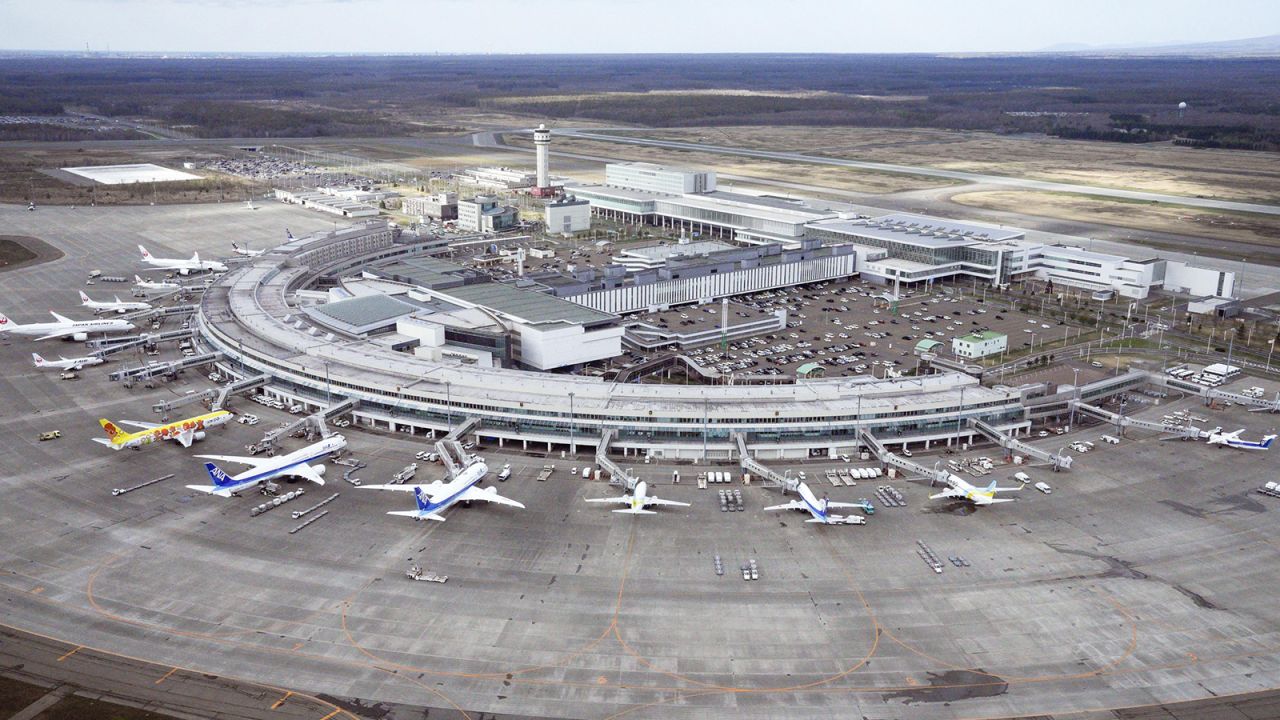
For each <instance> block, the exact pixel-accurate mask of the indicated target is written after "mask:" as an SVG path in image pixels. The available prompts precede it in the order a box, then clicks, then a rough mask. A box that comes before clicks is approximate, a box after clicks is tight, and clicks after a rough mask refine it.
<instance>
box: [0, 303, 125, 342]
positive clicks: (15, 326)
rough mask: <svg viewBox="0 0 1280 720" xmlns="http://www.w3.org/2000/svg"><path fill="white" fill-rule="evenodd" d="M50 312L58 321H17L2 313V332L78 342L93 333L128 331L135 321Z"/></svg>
mask: <svg viewBox="0 0 1280 720" xmlns="http://www.w3.org/2000/svg"><path fill="white" fill-rule="evenodd" d="M49 314H50V315H52V316H53V319H54V320H56V321H57V322H47V323H27V324H25V325H23V324H20V323H16V322H14V321H12V320H10V319H9V318H8V317H6V316H4V315H3V314H0V332H8V333H13V334H14V335H37V336H38V337H37V338H36V340H52V339H54V338H67V337H69V338H71V339H72V340H75V341H76V342H84V341H85V340H88V339H89V335H90V334H93V333H109V332H128V331H130V330H133V329H134V325H133V323H131V322H129V321H128V320H124V319H122V318H112V319H110V320H72V319H71V318H69V317H64V316H62V315H59V314H58V313H56V312H54V311H52V310H50V311H49Z"/></svg>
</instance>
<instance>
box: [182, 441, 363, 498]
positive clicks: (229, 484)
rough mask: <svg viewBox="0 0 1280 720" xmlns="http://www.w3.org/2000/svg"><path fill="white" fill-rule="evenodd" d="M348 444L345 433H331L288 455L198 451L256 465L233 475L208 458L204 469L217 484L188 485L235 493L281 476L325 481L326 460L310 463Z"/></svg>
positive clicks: (213, 492)
mask: <svg viewBox="0 0 1280 720" xmlns="http://www.w3.org/2000/svg"><path fill="white" fill-rule="evenodd" d="M346 446H347V440H346V438H344V437H342V436H341V435H330V436H329V437H327V438H325V439H323V440H321V441H320V442H318V443H314V444H312V445H308V446H306V447H304V448H302V449H301V450H294V451H293V452H291V453H289V454H287V455H281V456H279V457H273V458H256V457H243V456H239V455H196V457H198V458H204V459H207V460H220V461H223V462H234V463H241V464H242V465H252V466H253V468H252V469H250V470H245V471H244V472H242V473H240V474H239V475H236V476H234V477H233V476H230V475H227V473H225V472H223V470H222V468H220V467H218V466H217V465H214V464H213V463H211V462H207V463H205V464H204V469H205V470H207V471H208V472H209V477H210V478H212V479H213V485H188V486H187V487H188V488H190V489H192V490H199V491H200V492H202V493H208V494H210V495H217V496H219V497H231V496H232V495H233V494H234V493H238V492H242V491H244V490H248V489H250V488H252V487H255V486H256V485H258V484H260V483H264V482H266V481H268V480H271V479H272V478H278V477H300V478H303V479H305V480H310V481H311V482H313V483H315V484H317V485H323V484H324V477H323V475H324V463H320V464H319V465H311V464H310V463H311V462H313V461H315V460H320V459H322V458H324V457H326V456H327V455H329V454H330V453H335V452H337V451H339V450H341V449H342V448H344V447H346Z"/></svg>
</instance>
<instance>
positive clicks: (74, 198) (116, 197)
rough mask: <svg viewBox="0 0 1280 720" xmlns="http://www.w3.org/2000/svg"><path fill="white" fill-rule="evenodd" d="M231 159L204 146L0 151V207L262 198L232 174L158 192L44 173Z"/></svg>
mask: <svg viewBox="0 0 1280 720" xmlns="http://www.w3.org/2000/svg"><path fill="white" fill-rule="evenodd" d="M220 157H225V155H224V154H222V153H219V152H217V151H216V149H213V148H208V147H202V146H175V145H164V146H160V145H156V146H151V147H148V146H142V145H130V146H123V147H111V146H100V145H99V146H88V147H77V146H74V145H72V144H69V143H21V144H12V145H7V146H6V147H5V148H4V151H3V152H0V202H7V203H25V202H27V201H29V200H33V199H34V200H35V202H36V204H37V205H42V204H48V205H88V204H89V203H91V202H97V203H98V204H99V205H141V204H146V203H150V202H152V201H155V202H160V203H199V202H218V201H219V200H220V199H225V200H228V201H235V200H245V199H247V198H248V197H250V193H252V192H257V193H261V192H263V191H264V190H265V189H266V186H265V185H264V184H263V183H256V184H250V183H249V181H247V180H244V179H242V178H237V177H233V176H230V175H222V174H211V173H208V172H206V171H203V170H199V171H195V172H196V174H200V175H205V176H206V178H205V179H204V180H191V181H187V182H170V183H157V184H156V186H155V188H154V192H153V189H152V186H151V183H138V184H134V185H93V184H90V183H89V182H87V181H84V182H82V183H81V184H76V183H73V182H67V181H66V180H62V179H59V178H57V177H53V176H50V175H47V174H45V173H44V172H41V171H44V170H56V169H57V168H63V167H76V166H81V165H116V164H126V163H155V164H157V165H161V166H164V167H170V168H176V169H182V163H183V162H201V161H204V160H209V159H214V158H220Z"/></svg>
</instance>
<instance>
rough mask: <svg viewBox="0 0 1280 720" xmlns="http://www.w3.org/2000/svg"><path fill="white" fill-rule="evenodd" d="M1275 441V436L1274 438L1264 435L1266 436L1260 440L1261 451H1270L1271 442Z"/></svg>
mask: <svg viewBox="0 0 1280 720" xmlns="http://www.w3.org/2000/svg"><path fill="white" fill-rule="evenodd" d="M1275 439H1276V436H1275V435H1266V436H1264V437H1263V438H1262V445H1261V447H1262V449H1263V450H1270V449H1271V441H1272V440H1275Z"/></svg>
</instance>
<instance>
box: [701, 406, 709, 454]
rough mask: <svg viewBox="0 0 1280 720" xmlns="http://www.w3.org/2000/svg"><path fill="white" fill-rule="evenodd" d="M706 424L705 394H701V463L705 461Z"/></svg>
mask: <svg viewBox="0 0 1280 720" xmlns="http://www.w3.org/2000/svg"><path fill="white" fill-rule="evenodd" d="M707 422H708V412H707V395H706V393H703V395H702V462H706V461H707Z"/></svg>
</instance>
